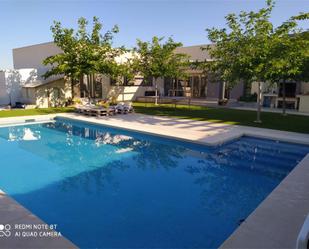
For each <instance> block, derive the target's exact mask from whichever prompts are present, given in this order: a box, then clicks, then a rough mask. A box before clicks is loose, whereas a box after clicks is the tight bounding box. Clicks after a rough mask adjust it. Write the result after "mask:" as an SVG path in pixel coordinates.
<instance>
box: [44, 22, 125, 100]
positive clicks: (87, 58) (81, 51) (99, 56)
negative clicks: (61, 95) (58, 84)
mask: <svg viewBox="0 0 309 249" xmlns="http://www.w3.org/2000/svg"><path fill="white" fill-rule="evenodd" d="M87 26H88V21H87V20H86V19H85V18H83V17H82V18H79V20H78V29H77V31H74V29H69V28H63V27H62V25H61V23H60V22H56V21H55V22H54V25H53V26H52V27H51V31H52V33H53V37H54V42H55V44H56V45H57V46H58V47H59V48H60V49H61V50H62V51H63V52H62V53H60V54H57V55H53V56H50V57H48V58H46V59H45V60H44V62H43V63H44V64H45V65H51V69H50V70H48V71H47V72H46V73H45V74H44V77H45V78H48V77H50V76H52V75H64V76H65V77H67V78H69V79H70V80H71V90H72V97H73V96H74V85H75V82H76V80H79V81H80V86H83V79H84V75H86V76H87V77H88V78H89V81H90V82H91V81H93V79H94V77H93V75H94V74H95V73H101V74H106V75H109V74H110V73H111V72H112V71H114V69H113V68H114V67H115V66H117V63H114V61H115V57H117V56H119V55H120V54H121V53H123V50H124V49H123V48H116V49H114V48H113V47H112V41H113V38H114V34H116V33H118V31H119V29H118V27H117V26H114V27H113V28H112V29H111V30H109V31H107V32H106V33H105V34H104V35H102V34H101V30H102V27H103V26H102V23H101V22H100V21H99V19H98V18H97V17H93V27H92V31H91V33H89V32H87Z"/></svg>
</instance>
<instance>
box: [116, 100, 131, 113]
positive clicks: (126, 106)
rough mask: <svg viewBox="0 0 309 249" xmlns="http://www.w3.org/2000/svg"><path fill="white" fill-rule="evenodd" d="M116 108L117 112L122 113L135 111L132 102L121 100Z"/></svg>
mask: <svg viewBox="0 0 309 249" xmlns="http://www.w3.org/2000/svg"><path fill="white" fill-rule="evenodd" d="M114 108H115V110H116V112H117V113H121V114H127V113H130V112H133V111H134V109H133V106H132V103H131V102H130V103H124V102H120V103H118V104H117V105H116V106H115V107H114Z"/></svg>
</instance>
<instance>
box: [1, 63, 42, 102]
mask: <svg viewBox="0 0 309 249" xmlns="http://www.w3.org/2000/svg"><path fill="white" fill-rule="evenodd" d="M36 80H37V71H36V69H33V68H25V69H20V70H4V71H1V72H0V105H8V104H10V101H11V104H12V105H13V106H14V105H15V103H16V102H21V101H22V86H23V85H25V84H28V83H31V82H34V81H36ZM10 99H11V100H10Z"/></svg>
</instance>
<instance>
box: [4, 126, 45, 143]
mask: <svg viewBox="0 0 309 249" xmlns="http://www.w3.org/2000/svg"><path fill="white" fill-rule="evenodd" d="M7 129H8V132H7V131H6V132H5V133H4V132H1V133H0V137H2V138H4V139H6V140H7V141H9V142H14V141H34V140H39V139H41V135H40V131H39V130H36V129H33V128H29V127H23V126H16V127H8V128H7ZM2 131H4V130H3V129H2Z"/></svg>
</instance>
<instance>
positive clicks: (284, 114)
mask: <svg viewBox="0 0 309 249" xmlns="http://www.w3.org/2000/svg"><path fill="white" fill-rule="evenodd" d="M282 115H283V116H286V91H285V80H283V81H282Z"/></svg>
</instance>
